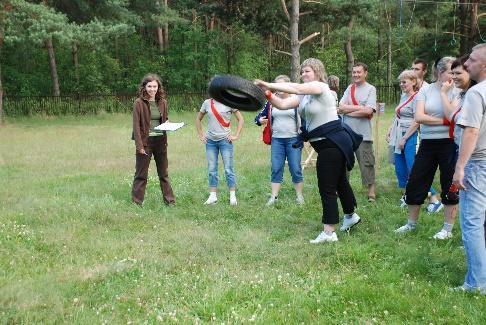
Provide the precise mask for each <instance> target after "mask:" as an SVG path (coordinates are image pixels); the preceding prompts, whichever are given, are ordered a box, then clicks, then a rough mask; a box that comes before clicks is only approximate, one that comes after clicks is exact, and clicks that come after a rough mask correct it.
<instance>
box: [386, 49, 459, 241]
mask: <svg viewBox="0 0 486 325" xmlns="http://www.w3.org/2000/svg"><path fill="white" fill-rule="evenodd" d="M454 59H455V58H452V57H444V58H442V59H440V60H438V61H437V63H436V65H435V66H434V76H435V77H436V81H435V82H434V83H433V84H430V85H429V86H427V87H422V88H421V89H420V91H419V93H418V94H417V99H416V100H417V107H416V112H415V121H416V122H417V123H419V124H420V132H421V137H422V140H421V141H420V146H419V150H418V152H417V155H416V157H415V161H414V164H413V167H412V170H411V172H410V177H409V179H408V182H407V186H406V189H405V202H406V203H407V205H408V222H407V223H406V224H405V225H403V226H401V227H399V228H398V229H396V230H395V232H396V233H398V234H402V233H406V232H409V231H412V230H415V229H416V226H417V221H418V217H419V213H420V206H421V205H422V204H423V203H424V200H425V198H426V197H427V193H428V191H429V188H430V186H431V185H432V182H433V180H434V175H435V172H436V170H437V168H438V167H439V170H440V185H441V189H442V192H441V198H442V203H443V204H444V205H445V208H444V224H443V227H442V229H441V230H440V231H439V232H437V233H436V234H435V235H434V236H433V238H434V239H439V240H444V239H449V238H452V228H453V226H454V221H455V218H456V212H457V204H458V203H459V201H458V198H457V197H453V196H449V195H447V194H448V192H449V188H450V186H451V184H452V175H453V174H454V162H455V159H454V157H455V145H454V140H453V139H452V138H450V136H449V124H450V123H449V121H448V120H447V118H446V116H445V110H444V107H443V103H442V100H441V88H442V84H443V83H447V82H450V80H451V79H452V72H451V64H452V61H454ZM456 93H457V91H456V90H455V89H451V90H450V91H449V94H448V98H453V97H454V96H455V95H456Z"/></svg>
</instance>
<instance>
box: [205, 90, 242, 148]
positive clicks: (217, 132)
mask: <svg viewBox="0 0 486 325" xmlns="http://www.w3.org/2000/svg"><path fill="white" fill-rule="evenodd" d="M214 107H215V108H216V110H217V111H218V112H219V115H221V117H222V118H223V119H224V120H225V121H226V122H229V121H231V114H232V113H234V112H236V111H238V110H237V109H234V108H231V107H228V106H226V105H223V104H221V103H219V102H217V101H214ZM199 111H200V112H201V113H205V114H207V115H208V130H207V131H206V138H208V139H210V140H213V141H221V140H223V139H225V138H226V137H227V136H228V135H229V134H230V132H231V129H230V128H229V127H224V126H222V125H221V124H220V123H219V121H218V120H217V119H216V117H215V116H214V114H213V112H212V111H211V100H210V99H206V100H205V101H204V103H203V104H202V105H201V109H200V110H199Z"/></svg>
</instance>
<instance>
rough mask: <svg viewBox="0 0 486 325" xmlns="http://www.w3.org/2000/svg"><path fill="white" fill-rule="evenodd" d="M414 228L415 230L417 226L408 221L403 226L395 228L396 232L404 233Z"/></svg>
mask: <svg viewBox="0 0 486 325" xmlns="http://www.w3.org/2000/svg"><path fill="white" fill-rule="evenodd" d="M412 230H415V227H412V226H410V225H409V224H408V223H406V224H405V225H403V226H401V227H400V228H398V229H395V233H396V234H404V233H407V232H410V231H412Z"/></svg>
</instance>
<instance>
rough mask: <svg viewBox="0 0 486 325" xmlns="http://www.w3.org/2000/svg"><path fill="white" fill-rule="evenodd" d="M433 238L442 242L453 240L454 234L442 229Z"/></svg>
mask: <svg viewBox="0 0 486 325" xmlns="http://www.w3.org/2000/svg"><path fill="white" fill-rule="evenodd" d="M433 238H434V239H440V240H445V239H450V238H452V232H450V231H447V230H445V229H441V230H440V231H439V232H438V233H436V234H435V235H434V237H433Z"/></svg>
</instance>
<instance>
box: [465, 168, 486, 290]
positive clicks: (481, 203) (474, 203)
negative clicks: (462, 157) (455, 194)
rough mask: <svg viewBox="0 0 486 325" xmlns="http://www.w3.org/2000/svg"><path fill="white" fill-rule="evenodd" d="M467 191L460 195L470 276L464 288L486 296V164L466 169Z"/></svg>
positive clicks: (468, 274) (466, 279)
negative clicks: (485, 237)
mask: <svg viewBox="0 0 486 325" xmlns="http://www.w3.org/2000/svg"><path fill="white" fill-rule="evenodd" d="M464 184H465V186H466V189H467V191H460V193H459V195H460V200H459V204H460V218H461V230H462V241H463V242H464V250H465V252H466V260H467V273H466V277H465V279H464V284H463V287H464V288H465V289H466V290H478V289H479V290H480V291H481V293H482V294H486V244H485V239H484V231H485V230H484V221H485V213H486V161H485V160H470V161H469V162H468V163H467V165H466V167H465V168H464Z"/></svg>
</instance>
